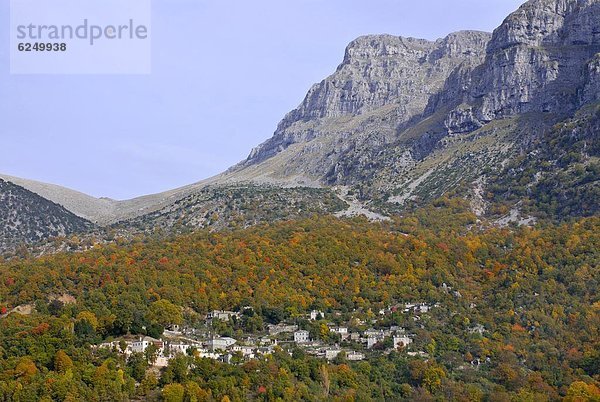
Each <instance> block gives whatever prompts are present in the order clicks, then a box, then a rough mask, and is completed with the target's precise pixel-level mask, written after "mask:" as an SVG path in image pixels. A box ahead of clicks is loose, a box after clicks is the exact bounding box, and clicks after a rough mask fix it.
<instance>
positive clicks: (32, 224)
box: [0, 179, 93, 251]
mask: <svg viewBox="0 0 600 402" xmlns="http://www.w3.org/2000/svg"><path fill="white" fill-rule="evenodd" d="M92 226H93V225H92V224H91V223H90V222H88V221H86V220H84V219H82V218H80V217H78V216H76V215H74V214H73V213H71V212H69V211H67V210H66V209H65V208H63V207H62V206H60V205H58V204H55V203H53V202H51V201H48V200H46V199H45V198H42V197H40V196H39V195H37V194H34V193H32V192H31V191H28V190H26V189H24V188H23V187H20V186H17V185H15V184H13V183H10V182H7V181H4V180H2V179H0V251H6V250H8V249H11V248H14V247H16V246H18V245H20V244H32V243H36V242H39V241H41V240H45V239H48V238H51V237H58V236H67V235H70V234H73V233H81V232H86V231H88V230H90V229H91V228H92Z"/></svg>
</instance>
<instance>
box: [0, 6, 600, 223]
mask: <svg viewBox="0 0 600 402" xmlns="http://www.w3.org/2000/svg"><path fill="white" fill-rule="evenodd" d="M599 105H600V0H530V1H528V2H527V3H525V4H524V5H523V6H521V7H520V8H519V9H518V10H517V11H515V12H514V13H512V14H511V15H509V16H508V17H507V18H506V20H504V22H503V23H502V24H501V25H500V27H498V28H497V29H496V30H495V31H494V32H493V33H492V34H488V33H484V32H474V31H462V32H457V33H453V34H450V35H448V36H447V37H445V38H443V39H439V40H436V41H428V40H423V39H415V38H403V37H397V36H391V35H369V36H364V37H360V38H358V39H356V40H354V41H353V42H352V43H350V44H349V45H348V47H347V48H346V51H345V56H344V59H343V61H342V63H341V64H340V66H339V67H338V68H337V70H336V71H335V72H334V73H333V74H332V75H330V76H329V77H327V78H326V79H324V80H323V81H321V82H320V83H318V84H316V85H314V86H313V87H312V88H310V90H309V91H308V94H307V95H306V97H305V98H304V100H303V101H302V103H301V104H300V105H299V106H298V107H297V108H296V109H294V110H293V111H291V112H290V113H288V114H287V115H286V116H285V117H284V119H283V120H282V121H281V122H280V123H279V125H278V126H277V129H276V131H275V133H274V135H273V136H272V137H271V138H270V139H268V140H267V141H266V142H264V143H263V144H261V145H259V146H258V147H256V148H255V149H254V150H252V152H251V153H250V155H249V156H248V158H247V159H246V160H245V161H242V162H240V163H239V164H237V165H236V166H233V167H232V168H230V169H229V170H227V171H226V172H223V173H222V174H220V175H217V176H215V177H213V178H210V179H207V180H204V181H201V182H198V183H195V184H192V185H189V186H186V187H182V188H179V189H175V190H171V191H168V192H164V193H160V194H154V195H148V196H144V197H139V198H136V199H133V200H125V201H115V200H108V199H97V198H93V197H89V196H86V195H84V194H81V193H77V192H74V191H71V190H67V189H63V188H60V187H57V186H52V185H46V184H42V183H37V182H32V181H28V180H23V179H16V178H11V177H7V176H0V177H4V178H5V180H7V181H11V182H13V183H16V184H19V185H21V186H23V187H24V188H26V189H28V190H30V191H32V192H34V193H37V194H39V195H40V196H42V197H44V198H46V199H48V200H50V201H52V202H55V203H57V204H60V205H62V206H63V207H64V208H66V209H67V210H69V211H71V212H72V213H74V214H75V215H77V216H79V217H82V218H85V219H87V220H90V221H92V222H95V223H97V224H99V225H101V226H112V227H116V228H119V229H121V230H125V231H128V230H134V231H138V230H143V231H146V232H147V231H152V230H154V229H157V228H160V229H165V230H171V229H173V228H175V227H177V228H179V227H183V228H191V229H193V228H198V227H205V226H211V227H213V228H215V229H218V228H224V227H229V226H231V225H232V224H234V225H242V226H248V225H252V224H255V223H258V222H272V221H274V220H281V219H290V218H298V217H305V216H308V215H310V214H314V213H318V214H336V215H338V216H349V215H357V214H364V215H366V216H368V217H370V218H373V219H386V217H387V216H391V215H393V214H398V213H402V212H403V211H405V210H406V209H408V208H412V207H418V206H423V205H426V204H427V203H430V202H432V201H433V200H436V199H438V198H439V197H442V196H449V197H454V196H456V197H461V198H466V199H468V200H469V201H470V202H471V206H472V209H473V211H474V212H475V213H476V214H477V215H479V216H480V217H482V218H487V219H490V220H491V221H493V222H497V223H498V224H506V223H508V222H511V221H514V222H520V223H532V222H535V221H536V220H537V219H553V220H561V219H564V218H568V217H571V216H587V215H594V214H596V213H597V212H598V206H597V204H598V203H597V202H596V201H595V200H597V199H598V198H600V190H599V185H598V183H599V179H600V164H599V157H600V154H599V137H600V136H598V127H599V123H598V120H599V116H600V114H599V112H598V110H599V108H600V106H599Z"/></svg>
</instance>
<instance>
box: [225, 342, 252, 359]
mask: <svg viewBox="0 0 600 402" xmlns="http://www.w3.org/2000/svg"><path fill="white" fill-rule="evenodd" d="M231 350H232V351H233V352H240V353H241V354H242V356H244V357H247V358H249V359H254V357H255V353H254V348H253V347H252V346H242V345H235V346H233V347H232V348H231Z"/></svg>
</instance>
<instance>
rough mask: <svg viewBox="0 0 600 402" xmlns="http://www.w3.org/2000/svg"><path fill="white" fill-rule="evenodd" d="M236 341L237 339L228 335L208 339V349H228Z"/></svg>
mask: <svg viewBox="0 0 600 402" xmlns="http://www.w3.org/2000/svg"><path fill="white" fill-rule="evenodd" d="M235 342H236V340H235V339H233V338H229V337H226V336H225V337H220V338H213V339H211V340H209V341H208V350H210V351H215V350H227V348H229V347H230V346H232V345H233V344H235Z"/></svg>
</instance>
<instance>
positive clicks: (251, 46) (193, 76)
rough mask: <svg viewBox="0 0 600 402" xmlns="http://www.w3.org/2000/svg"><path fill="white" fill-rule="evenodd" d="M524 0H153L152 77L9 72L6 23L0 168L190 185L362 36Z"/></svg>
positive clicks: (101, 188) (441, 32) (135, 187)
mask: <svg viewBox="0 0 600 402" xmlns="http://www.w3.org/2000/svg"><path fill="white" fill-rule="evenodd" d="M523 2H524V1H522V0H485V1H482V0H419V1H414V0H362V1H357V0H286V1H282V0H253V1H248V0H210V1H207V0H153V3H152V7H153V10H152V27H151V29H152V33H151V35H152V41H153V42H152V52H153V57H152V74H151V75H148V76H119V75H106V76H103V75H88V76H85V75H81V76H69V75H64V76H60V75H10V74H9V55H8V54H9V53H8V50H9V49H8V46H9V44H8V40H9V39H8V38H9V37H8V32H4V33H3V34H2V36H1V41H0V147H1V148H0V172H2V173H6V174H12V175H15V176H21V177H26V178H30V179H35V180H40V181H45V182H51V183H55V184H60V185H63V186H67V187H70V188H73V189H77V190H80V191H83V192H86V193H88V194H91V195H95V196H108V197H112V198H117V199H123V198H130V197H134V196H138V195H142V194H147V193H154V192H159V191H163V190H167V189H170V188H174V187H178V186H181V185H185V184H189V183H193V182H196V181H199V180H201V179H204V178H207V177H209V176H212V175H214V174H216V173H219V172H221V171H223V170H224V169H226V168H228V167H229V166H231V165H233V164H235V163H237V162H238V161H240V160H242V159H244V158H245V157H246V156H247V155H248V153H249V152H250V150H251V148H252V147H254V146H256V145H258V144H259V143H261V142H263V141H264V140H266V139H267V138H269V137H270V136H271V135H272V133H273V131H274V129H275V127H276V125H277V123H278V122H279V120H280V119H281V118H282V117H283V115H284V114H285V113H286V112H288V111H289V110H291V109H293V108H294V107H296V106H297V105H298V104H299V103H300V102H301V100H302V99H303V97H304V95H305V93H306V91H307V90H308V88H309V87H310V86H311V85H312V84H313V83H315V82H318V81H320V80H321V79H323V78H325V77H326V76H327V75H329V74H330V73H332V72H333V71H334V70H335V68H336V67H337V65H338V64H339V63H340V62H341V60H342V57H343V54H344V48H345V46H346V45H347V44H348V42H350V41H351V40H352V39H354V38H356V37H357V36H360V35H364V34H375V33H388V34H393V35H403V36H413V37H420V38H427V39H436V38H439V37H443V36H445V35H446V34H448V33H450V32H453V31H457V30H463V29H477V30H485V31H492V30H493V29H494V28H495V27H496V26H498V25H499V24H500V23H501V22H502V20H503V19H504V18H505V17H506V16H507V15H508V14H509V13H510V12H511V11H513V10H515V9H516V8H518V6H519V5H520V4H522V3H523ZM8 25H9V8H8V1H6V0H4V1H1V2H0V26H2V27H7V26H8Z"/></svg>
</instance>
